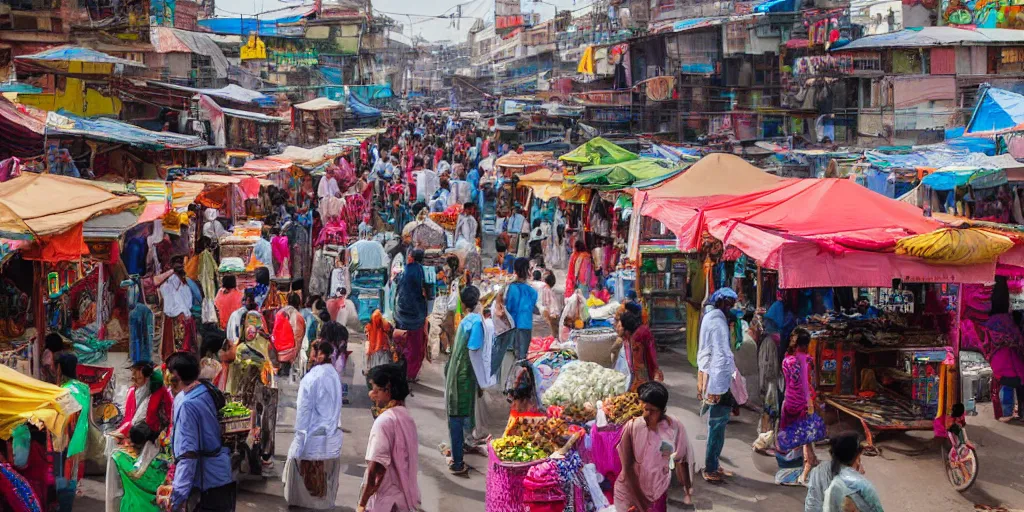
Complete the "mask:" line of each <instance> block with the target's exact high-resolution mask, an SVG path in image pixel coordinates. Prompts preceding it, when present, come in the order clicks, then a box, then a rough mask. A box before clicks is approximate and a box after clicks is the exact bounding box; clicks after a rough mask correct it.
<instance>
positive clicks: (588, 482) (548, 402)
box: [486, 350, 643, 512]
mask: <svg viewBox="0 0 1024 512" xmlns="http://www.w3.org/2000/svg"><path fill="white" fill-rule="evenodd" d="M555 352H559V351H555ZM565 352H568V350H565ZM542 387H543V386H542ZM541 401H542V403H543V405H544V406H546V407H547V409H546V410H545V411H543V412H535V413H514V414H513V416H512V417H511V418H510V420H509V424H508V427H507V428H506V430H505V433H504V435H503V436H502V437H501V438H498V439H492V440H491V441H490V442H489V443H488V448H487V454H488V471H487V507H486V508H487V510H489V511H496V512H526V511H529V510H534V509H536V507H544V508H543V509H544V510H568V511H574V512H582V511H585V510H603V509H605V508H607V507H608V506H609V505H610V501H611V496H612V487H613V483H614V481H615V478H616V477H617V476H618V472H619V471H620V469H621V468H620V466H619V457H618V452H617V451H616V445H617V444H618V437H619V436H620V435H621V431H622V428H623V425H625V424H626V423H627V422H628V421H629V420H631V419H633V418H637V417H639V416H641V415H642V414H643V406H642V405H641V403H640V397H639V396H638V395H637V394H636V393H627V392H626V377H625V376H624V375H623V374H622V373H619V372H618V371H615V370H611V369H608V368H604V367H602V366H600V365H598V364H595V363H590V362H584V361H569V362H567V363H565V364H564V366H562V367H561V368H560V371H559V372H558V374H557V377H556V378H555V379H554V382H553V383H550V385H548V386H546V387H545V391H544V392H543V396H542V399H541Z"/></svg>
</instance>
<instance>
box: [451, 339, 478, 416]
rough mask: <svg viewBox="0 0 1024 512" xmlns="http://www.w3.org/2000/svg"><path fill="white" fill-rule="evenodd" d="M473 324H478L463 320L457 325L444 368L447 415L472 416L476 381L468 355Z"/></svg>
mask: <svg viewBox="0 0 1024 512" xmlns="http://www.w3.org/2000/svg"><path fill="white" fill-rule="evenodd" d="M474 325H478V324H475V323H470V322H463V323H462V324H460V325H459V328H458V329H457V330H456V333H455V343H454V345H453V346H452V356H451V358H450V359H449V360H448V363H447V364H446V365H445V368H444V374H445V404H446V408H447V412H448V416H449V417H468V418H472V417H473V412H474V407H475V405H476V390H477V383H476V377H475V375H474V373H473V365H472V363H471V361H470V357H469V350H470V349H469V340H470V338H471V334H472V331H473V330H474V329H472V327H473V326H474Z"/></svg>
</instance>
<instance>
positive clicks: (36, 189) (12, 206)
mask: <svg viewBox="0 0 1024 512" xmlns="http://www.w3.org/2000/svg"><path fill="white" fill-rule="evenodd" d="M142 201H143V199H142V198H141V197H139V196H134V195H131V196H118V195H114V194H112V193H110V192H108V191H106V190H104V189H103V188H101V187H97V186H95V185H93V184H92V182H90V181H89V180H83V179H78V178H69V177H67V176H57V175H53V174H33V173H25V174H22V175H21V176H18V177H17V178H13V179H10V180H8V181H6V182H3V183H0V233H3V234H4V236H7V237H10V238H25V237H26V236H32V235H36V236H46V235H52V234H56V233H61V232H63V231H66V230H68V229H70V228H71V227H73V226H76V225H78V226H81V224H82V223H83V222H85V221H86V220H88V219H91V218H92V217H95V216H97V215H100V214H102V213H113V212H119V211H122V210H125V209H127V208H130V207H132V206H135V205H138V204H141V203H142Z"/></svg>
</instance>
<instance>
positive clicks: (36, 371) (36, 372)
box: [32, 261, 46, 379]
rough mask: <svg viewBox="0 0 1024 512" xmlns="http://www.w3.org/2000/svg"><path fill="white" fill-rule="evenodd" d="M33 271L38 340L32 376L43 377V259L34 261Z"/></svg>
mask: <svg viewBox="0 0 1024 512" xmlns="http://www.w3.org/2000/svg"><path fill="white" fill-rule="evenodd" d="M32 272H33V273H34V274H35V284H36V286H35V288H36V289H35V290H34V291H35V293H34V294H33V295H34V296H35V297H34V299H35V304H34V306H35V319H36V342H35V343H33V344H32V376H33V377H35V378H37V379H42V377H43V372H42V353H43V350H42V347H43V343H44V340H45V338H46V301H45V300H44V299H43V296H45V295H46V273H45V271H44V269H43V262H42V261H33V262H32Z"/></svg>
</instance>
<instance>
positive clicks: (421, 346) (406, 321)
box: [394, 249, 429, 382]
mask: <svg viewBox="0 0 1024 512" xmlns="http://www.w3.org/2000/svg"><path fill="white" fill-rule="evenodd" d="M423 257H424V252H423V250H422V249H414V250H413V251H412V252H411V253H410V257H409V262H408V264H407V265H406V266H405V270H404V271H402V275H401V276H399V278H398V290H397V291H398V300H397V301H396V304H395V334H394V341H395V343H396V344H397V345H399V346H402V347H403V351H404V353H405V362H406V365H407V366H406V368H407V371H408V378H409V381H410V382H415V381H416V377H417V376H418V375H419V373H420V368H421V367H422V366H423V358H424V357H425V356H426V342H427V336H426V322H427V300H428V299H429V297H428V293H429V290H428V287H427V282H426V274H425V272H424V271H423Z"/></svg>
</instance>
